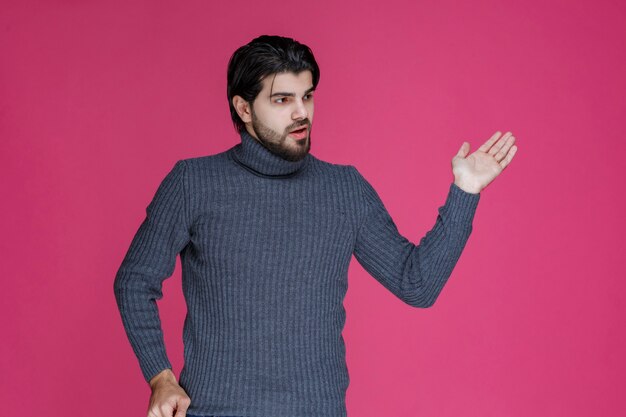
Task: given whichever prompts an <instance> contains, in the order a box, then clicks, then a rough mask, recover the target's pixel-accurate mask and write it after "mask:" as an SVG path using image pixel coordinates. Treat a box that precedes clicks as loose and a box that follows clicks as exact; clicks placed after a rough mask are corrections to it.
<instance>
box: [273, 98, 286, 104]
mask: <svg viewBox="0 0 626 417" xmlns="http://www.w3.org/2000/svg"><path fill="white" fill-rule="evenodd" d="M287 99H288V97H281V98H277V99H276V103H282V101H280V100H287Z"/></svg>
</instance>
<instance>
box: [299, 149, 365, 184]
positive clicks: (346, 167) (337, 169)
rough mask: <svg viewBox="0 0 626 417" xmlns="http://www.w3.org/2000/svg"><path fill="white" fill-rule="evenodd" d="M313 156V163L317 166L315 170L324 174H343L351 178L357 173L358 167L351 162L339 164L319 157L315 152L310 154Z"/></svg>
mask: <svg viewBox="0 0 626 417" xmlns="http://www.w3.org/2000/svg"><path fill="white" fill-rule="evenodd" d="M309 156H310V158H311V161H310V163H311V165H312V166H314V167H315V170H316V171H318V172H321V173H323V174H328V175H336V176H341V177H343V178H346V179H350V178H352V177H353V176H354V175H355V171H357V169H356V167H354V166H353V165H350V164H338V163H334V162H329V161H324V160H322V159H319V158H318V157H316V156H315V155H313V154H309Z"/></svg>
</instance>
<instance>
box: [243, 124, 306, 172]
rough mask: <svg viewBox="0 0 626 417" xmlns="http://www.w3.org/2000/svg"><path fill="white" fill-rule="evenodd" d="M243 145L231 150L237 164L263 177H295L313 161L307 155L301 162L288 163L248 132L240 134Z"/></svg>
mask: <svg viewBox="0 0 626 417" xmlns="http://www.w3.org/2000/svg"><path fill="white" fill-rule="evenodd" d="M240 136H241V143H239V144H237V145H236V146H234V147H233V148H231V151H232V152H231V155H232V156H233V159H234V160H235V162H238V163H239V164H241V165H243V166H244V167H245V168H247V169H248V170H250V171H251V172H253V173H254V174H257V175H259V176H263V177H272V178H284V177H290V176H292V175H294V174H295V173H296V172H298V171H299V170H301V169H302V168H304V167H305V166H306V164H307V162H308V161H309V159H311V155H310V154H307V155H306V156H305V157H304V158H302V159H301V160H299V161H288V160H286V159H283V158H281V157H280V156H278V155H274V154H273V153H271V152H270V151H269V150H268V149H267V148H266V147H265V146H263V145H261V144H260V143H259V142H258V141H257V140H256V139H255V138H253V137H252V136H251V135H250V133H248V131H247V130H244V131H243V132H241V133H240Z"/></svg>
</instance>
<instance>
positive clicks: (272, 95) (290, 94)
mask: <svg viewBox="0 0 626 417" xmlns="http://www.w3.org/2000/svg"><path fill="white" fill-rule="evenodd" d="M311 91H315V87H311V88H309V89H308V90H306V91H305V92H304V95H307V94H309V93H310V92H311ZM274 96H286V97H295V94H294V93H274V94H270V98H272V97H274Z"/></svg>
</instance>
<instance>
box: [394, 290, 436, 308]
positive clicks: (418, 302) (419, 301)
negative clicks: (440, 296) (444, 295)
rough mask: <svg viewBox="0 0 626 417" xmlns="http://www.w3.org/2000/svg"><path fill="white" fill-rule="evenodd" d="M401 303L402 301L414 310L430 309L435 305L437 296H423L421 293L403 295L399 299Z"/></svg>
mask: <svg viewBox="0 0 626 417" xmlns="http://www.w3.org/2000/svg"><path fill="white" fill-rule="evenodd" d="M401 299H402V301H404V302H405V303H406V304H407V305H409V306H411V307H415V308H430V307H432V306H434V305H435V301H436V300H437V296H436V295H435V296H433V295H432V294H425V293H423V292H420V293H417V294H416V293H413V294H410V295H405V296H404V297H401Z"/></svg>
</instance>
